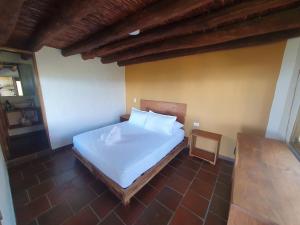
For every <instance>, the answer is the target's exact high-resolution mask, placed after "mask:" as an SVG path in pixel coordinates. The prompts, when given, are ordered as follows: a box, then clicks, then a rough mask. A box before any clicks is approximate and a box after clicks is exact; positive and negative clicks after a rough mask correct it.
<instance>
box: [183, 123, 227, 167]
mask: <svg viewBox="0 0 300 225" xmlns="http://www.w3.org/2000/svg"><path fill="white" fill-rule="evenodd" d="M197 137H203V138H205V139H210V140H213V141H216V143H217V148H216V149H215V152H209V151H207V150H205V149H200V148H197V147H196V140H197ZM221 139H222V135H221V134H216V133H212V132H208V131H204V130H198V129H193V130H192V133H191V137H190V151H189V154H190V156H194V157H198V158H200V159H203V160H205V161H207V162H209V163H211V164H213V165H215V164H216V162H217V158H218V156H219V150H220V143H221Z"/></svg>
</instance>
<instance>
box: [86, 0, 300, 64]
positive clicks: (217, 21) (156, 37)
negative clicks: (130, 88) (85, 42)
mask: <svg viewBox="0 0 300 225" xmlns="http://www.w3.org/2000/svg"><path fill="white" fill-rule="evenodd" d="M299 3H300V1H299V0H263V1H262V0H253V1H246V2H242V3H240V4H236V5H233V6H230V7H226V8H224V9H221V10H219V11H217V12H215V13H212V14H209V15H205V16H197V17H194V18H191V19H188V20H185V21H182V22H178V23H173V24H170V25H166V26H163V27H160V28H158V29H155V30H151V31H149V32H146V33H142V34H141V35H138V36H136V37H130V38H127V39H125V40H121V41H119V42H115V43H112V44H109V45H105V46H103V47H101V48H98V49H94V50H91V51H90V52H86V53H83V54H82V58H83V59H91V58H94V57H103V56H107V55H110V54H114V53H116V52H120V51H124V50H127V49H129V48H133V47H137V46H140V45H143V44H147V43H153V42H156V41H161V40H164V39H168V38H172V37H178V36H183V35H188V34H192V33H196V32H206V31H208V30H212V29H215V28H217V27H220V26H224V25H228V24H231V23H235V22H240V21H243V20H246V19H251V18H253V17H255V16H261V15H264V14H266V13H270V12H273V11H276V10H280V9H284V8H288V7H293V6H295V5H297V4H298V5H299Z"/></svg>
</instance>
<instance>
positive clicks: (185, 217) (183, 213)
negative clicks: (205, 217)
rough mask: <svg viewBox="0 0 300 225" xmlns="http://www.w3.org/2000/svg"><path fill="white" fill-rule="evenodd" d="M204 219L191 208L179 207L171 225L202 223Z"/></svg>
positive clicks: (195, 224) (198, 224)
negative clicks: (192, 211) (191, 210)
mask: <svg viewBox="0 0 300 225" xmlns="http://www.w3.org/2000/svg"><path fill="white" fill-rule="evenodd" d="M202 224H203V221H202V220H201V219H200V218H199V217H197V216H196V215H195V214H193V213H191V212H190V211H189V210H187V209H185V208H183V207H179V208H178V209H177V210H176V213H175V216H174V217H173V219H172V222H171V225H202Z"/></svg>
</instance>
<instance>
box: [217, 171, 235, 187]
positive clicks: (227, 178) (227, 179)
mask: <svg viewBox="0 0 300 225" xmlns="http://www.w3.org/2000/svg"><path fill="white" fill-rule="evenodd" d="M231 181H232V178H231V176H230V175H227V174H225V173H220V174H219V176H218V182H221V183H224V184H226V185H228V186H231Z"/></svg>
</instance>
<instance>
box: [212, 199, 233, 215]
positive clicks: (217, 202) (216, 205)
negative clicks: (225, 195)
mask: <svg viewBox="0 0 300 225" xmlns="http://www.w3.org/2000/svg"><path fill="white" fill-rule="evenodd" d="M229 206H230V204H229V202H227V201H225V200H223V199H222V198H220V197H218V196H216V195H214V196H213V199H212V202H211V205H210V208H209V211H210V212H213V213H214V214H216V215H217V216H219V217H220V218H223V219H224V220H227V219H228V213H229Z"/></svg>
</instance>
